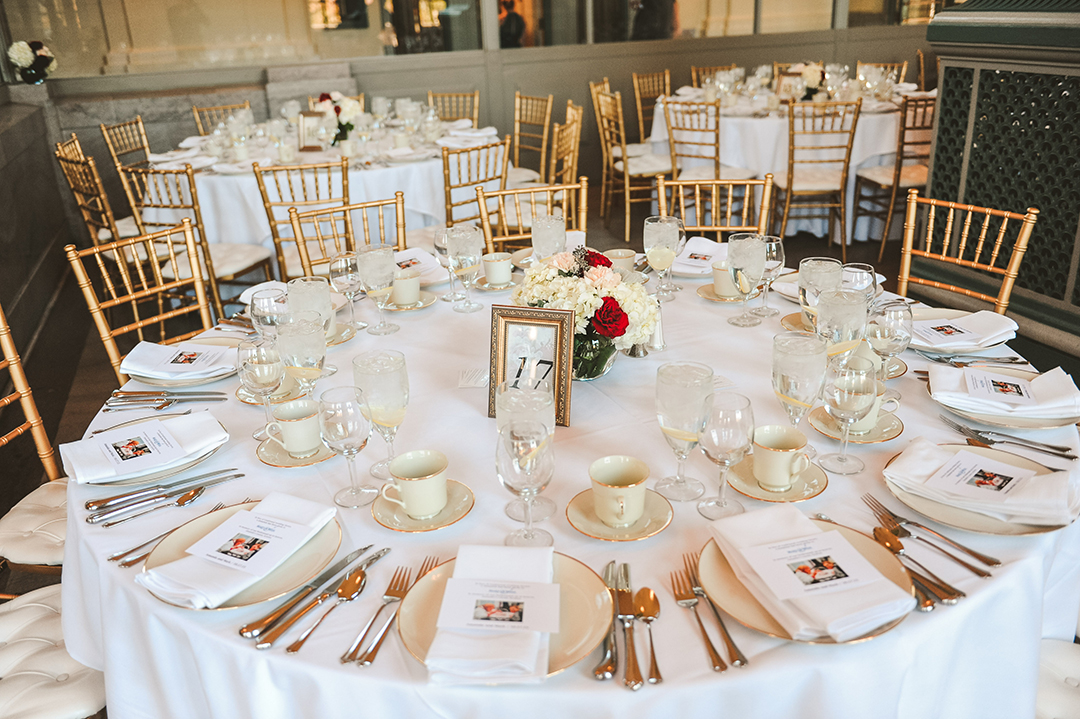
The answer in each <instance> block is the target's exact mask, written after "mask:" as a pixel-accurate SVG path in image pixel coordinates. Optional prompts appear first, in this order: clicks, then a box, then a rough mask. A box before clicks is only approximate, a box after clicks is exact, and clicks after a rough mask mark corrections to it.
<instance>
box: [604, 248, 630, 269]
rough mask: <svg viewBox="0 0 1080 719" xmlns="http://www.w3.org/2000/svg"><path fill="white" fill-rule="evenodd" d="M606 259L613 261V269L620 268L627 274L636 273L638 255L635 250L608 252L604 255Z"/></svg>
mask: <svg viewBox="0 0 1080 719" xmlns="http://www.w3.org/2000/svg"><path fill="white" fill-rule="evenodd" d="M604 257H606V258H608V259H609V260H611V266H612V268H616V267H618V268H621V269H624V270H626V271H627V272H633V271H634V258H635V257H636V253H635V252H634V251H633V250H608V251H607V252H605V253H604Z"/></svg>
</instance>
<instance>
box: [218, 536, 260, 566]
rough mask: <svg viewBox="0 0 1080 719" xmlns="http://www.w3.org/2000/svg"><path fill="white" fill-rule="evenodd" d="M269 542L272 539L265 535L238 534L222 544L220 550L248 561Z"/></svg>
mask: <svg viewBox="0 0 1080 719" xmlns="http://www.w3.org/2000/svg"><path fill="white" fill-rule="evenodd" d="M269 543H270V540H269V539H266V538H264V537H253V536H251V535H249V534H237V535H236V536H234V537H233V538H232V539H230V540H229V541H228V542H225V544H222V545H221V546H220V547H219V548H218V552H219V553H221V554H225V555H228V556H230V557H236V558H237V559H239V560H241V561H244V562H246V561H248V560H249V559H251V558H252V557H254V556H255V555H256V554H258V553H259V550H261V549H262V548H263V547H265V546H266V545H267V544H269Z"/></svg>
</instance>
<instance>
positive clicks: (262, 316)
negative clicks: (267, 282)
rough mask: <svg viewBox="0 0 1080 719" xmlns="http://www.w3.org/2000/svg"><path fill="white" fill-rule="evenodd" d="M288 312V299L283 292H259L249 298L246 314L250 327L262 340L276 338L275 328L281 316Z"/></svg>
mask: <svg viewBox="0 0 1080 719" xmlns="http://www.w3.org/2000/svg"><path fill="white" fill-rule="evenodd" d="M288 311H289V298H288V295H286V294H285V290H280V289H269V290H259V291H258V292H256V293H255V294H253V295H252V296H251V304H250V305H248V314H250V315H251V325H252V327H254V328H255V331H256V332H258V333H259V336H260V337H262V338H263V339H274V338H275V337H277V326H278V323H279V322H280V321H281V316H282V315H284V314H286V313H287V312H288Z"/></svg>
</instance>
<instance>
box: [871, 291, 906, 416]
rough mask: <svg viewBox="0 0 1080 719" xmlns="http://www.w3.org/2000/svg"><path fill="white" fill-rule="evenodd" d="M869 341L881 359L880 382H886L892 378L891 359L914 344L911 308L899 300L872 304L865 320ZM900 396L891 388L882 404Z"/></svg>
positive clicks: (886, 392) (883, 397)
mask: <svg viewBox="0 0 1080 719" xmlns="http://www.w3.org/2000/svg"><path fill="white" fill-rule="evenodd" d="M866 340H867V342H869V343H870V348H871V349H872V350H874V354H876V355H877V356H878V357H880V358H881V367H880V368H879V369H878V375H877V379H878V381H879V382H884V381H885V380H886V379H888V376H889V360H891V359H892V358H893V357H895V356H896V355H898V354H900V353H901V352H903V351H904V350H906V349H907V348H908V345H909V344H911V305H909V304H908V303H907V302H901V301H900V300H886V301H885V302H881V303H879V304H876V305H873V306H872V307H871V308H870V313H869V316H868V317H867V319H866ZM900 397H901V394H900V393H899V392H897V391H896V390H894V389H888V390H886V391H885V394H884V395H883V396H882V401H884V400H886V399H900Z"/></svg>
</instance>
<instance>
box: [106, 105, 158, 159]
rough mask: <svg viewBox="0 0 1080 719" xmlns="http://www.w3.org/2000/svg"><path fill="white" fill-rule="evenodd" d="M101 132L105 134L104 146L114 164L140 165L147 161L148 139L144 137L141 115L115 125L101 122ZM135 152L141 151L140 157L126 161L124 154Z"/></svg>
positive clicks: (148, 153) (144, 131)
mask: <svg viewBox="0 0 1080 719" xmlns="http://www.w3.org/2000/svg"><path fill="white" fill-rule="evenodd" d="M101 134H102V135H104V136H105V146H106V147H107V148H109V155H111V156H112V161H113V164H114V165H141V164H145V163H146V162H148V158H149V157H150V141H149V140H147V139H146V127H144V126H143V121H142V115H136V116H135V119H134V120H128V121H127V122H121V123H118V124H116V125H104V124H103V125H101ZM137 152H141V153H142V157H137V158H135V159H133V160H131V161H128V158H127V157H126V156H127V155H130V154H132V153H137ZM121 158H124V159H121Z"/></svg>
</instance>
